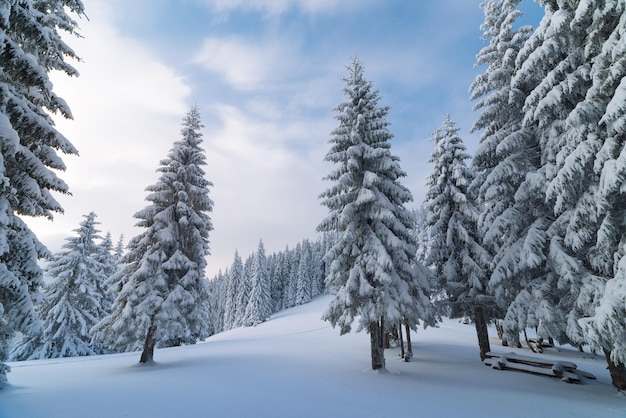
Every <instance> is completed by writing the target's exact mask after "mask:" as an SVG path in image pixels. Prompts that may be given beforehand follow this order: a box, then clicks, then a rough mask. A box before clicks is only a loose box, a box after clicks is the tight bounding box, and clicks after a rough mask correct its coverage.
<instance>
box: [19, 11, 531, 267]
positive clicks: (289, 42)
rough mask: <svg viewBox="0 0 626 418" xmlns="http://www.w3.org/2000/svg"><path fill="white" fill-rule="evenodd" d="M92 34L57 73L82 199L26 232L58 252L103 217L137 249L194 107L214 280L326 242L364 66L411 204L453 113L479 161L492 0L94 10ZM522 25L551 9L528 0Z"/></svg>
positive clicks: (85, 27)
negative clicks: (207, 191)
mask: <svg viewBox="0 0 626 418" xmlns="http://www.w3.org/2000/svg"><path fill="white" fill-rule="evenodd" d="M85 6H86V8H87V15H88V17H89V20H86V19H81V20H80V21H79V25H80V28H81V34H82V35H83V38H82V39H67V38H66V39H67V40H68V42H69V43H70V44H71V45H72V47H73V48H74V49H75V50H76V52H77V53H78V55H79V56H81V58H82V62H80V63H77V64H76V67H77V68H78V70H79V71H80V73H81V76H80V77H78V78H73V79H69V78H67V77H64V76H60V75H55V76H54V78H53V81H54V85H55V91H56V92H57V94H59V95H60V96H61V97H63V98H64V99H65V100H66V101H67V102H68V103H69V105H70V107H71V108H72V111H73V114H74V120H72V121H65V120H59V121H58V126H59V129H60V130H61V132H62V133H64V134H65V135H66V136H67V137H68V138H69V139H70V140H71V141H72V142H73V143H74V145H75V146H76V147H77V148H78V149H79V151H80V157H73V156H70V157H66V158H65V160H66V164H67V166H68V170H67V172H66V173H64V174H63V176H62V177H63V178H64V179H65V180H66V181H67V182H68V183H69V185H70V188H71V190H72V193H73V195H72V196H71V197H66V196H61V197H59V200H60V201H61V203H62V205H63V206H64V208H65V214H64V215H59V216H57V217H56V218H55V220H54V222H49V221H45V220H36V221H31V222H29V223H30V224H31V225H32V227H33V228H34V230H35V231H36V233H37V234H38V236H39V238H40V239H41V240H42V241H43V242H44V243H45V244H47V245H48V246H49V248H50V249H51V250H52V251H57V250H58V249H59V247H60V245H61V244H62V242H63V240H64V238H65V237H67V236H68V235H69V234H71V233H72V232H71V231H72V230H73V229H74V228H76V227H77V226H78V223H79V222H80V221H81V220H82V218H81V217H82V215H84V214H87V213H89V212H90V211H94V212H96V214H97V215H98V218H99V220H100V222H101V229H102V230H103V232H107V231H108V232H111V234H112V235H113V239H114V240H117V238H118V237H119V235H120V234H124V235H125V237H126V241H128V239H130V238H131V237H132V236H135V235H137V234H138V233H139V232H141V231H140V230H139V229H136V228H135V227H134V224H135V219H134V218H132V215H133V214H134V213H135V212H137V211H138V210H141V209H142V208H143V207H145V206H146V203H147V202H145V200H144V199H145V196H146V193H145V191H144V189H145V187H146V186H148V185H150V184H153V183H154V182H155V181H156V180H157V178H158V175H157V173H156V172H155V170H156V168H157V167H158V162H159V160H160V159H162V158H164V157H165V156H166V154H167V151H168V150H169V149H170V147H171V145H172V143H173V142H174V141H176V140H178V139H179V137H180V136H179V132H180V123H181V120H182V118H183V116H184V115H185V113H186V112H187V111H188V110H189V108H190V107H191V106H192V105H197V106H198V107H199V109H200V113H201V116H202V120H203V122H204V124H205V129H204V131H203V133H204V140H205V142H204V145H205V149H206V152H207V162H208V166H207V167H205V170H206V172H207V178H208V179H209V180H210V181H212V182H213V183H214V187H213V188H212V190H211V198H212V199H213V200H214V202H215V210H214V213H213V214H212V215H211V216H212V220H213V224H214V227H215V230H214V231H213V233H212V234H211V238H210V239H211V251H212V256H211V257H210V258H209V268H208V271H207V273H208V274H209V275H211V276H212V275H213V274H215V273H216V272H217V271H218V270H219V269H220V268H222V269H223V268H225V267H227V266H229V265H230V263H231V262H232V257H233V254H234V251H235V249H238V250H239V252H240V254H241V255H242V256H244V257H245V256H247V255H248V254H250V253H251V252H252V251H254V250H255V249H256V246H257V244H258V241H259V239H261V238H262V239H263V241H264V243H265V246H266V250H267V251H268V252H274V251H279V250H282V249H284V247H285V246H286V245H289V246H293V245H295V244H296V243H297V242H298V241H300V240H302V239H303V238H314V237H315V228H316V226H317V225H318V224H319V222H320V221H321V219H322V218H323V217H324V216H325V215H326V213H327V212H326V209H325V208H324V207H322V206H321V205H320V204H319V201H318V198H317V196H318V195H319V194H320V193H321V192H322V191H324V189H325V188H326V187H328V184H326V183H325V182H324V181H322V178H323V177H324V176H325V175H326V174H327V173H328V172H329V170H330V166H328V165H327V163H324V162H323V158H324V155H325V153H326V151H327V150H328V139H329V134H330V132H331V131H332V130H333V129H334V128H335V127H336V121H335V119H334V115H335V114H334V112H333V108H334V107H335V106H336V105H337V104H338V103H340V102H341V101H342V100H343V94H342V91H341V89H342V86H343V82H342V77H344V76H345V75H346V69H345V67H346V65H348V64H349V62H350V60H351V58H352V57H354V56H357V57H358V58H359V59H360V60H361V61H362V62H363V64H364V67H365V75H366V77H367V78H368V79H369V80H371V81H372V82H373V83H374V86H375V88H377V89H378V90H379V91H380V93H381V96H382V100H381V103H380V104H381V105H383V106H385V105H388V106H390V107H391V109H390V112H389V118H388V119H389V121H390V122H391V131H392V133H393V134H394V135H395V138H394V140H393V142H392V152H393V153H394V154H395V155H398V156H399V157H400V159H401V166H402V167H403V169H404V170H405V171H406V172H407V177H406V178H405V179H404V181H403V183H404V184H405V185H406V186H407V187H409V189H410V190H411V191H412V193H413V195H414V198H415V204H416V205H417V204H419V203H421V201H422V199H423V197H424V191H425V187H424V183H425V178H426V176H427V174H428V173H429V171H430V168H431V167H430V166H429V164H428V163H427V160H428V157H429V155H430V153H431V152H432V149H433V146H434V144H433V143H432V142H431V141H430V138H431V134H432V131H433V130H434V129H436V128H437V127H439V126H440V125H441V123H442V122H443V120H444V118H445V116H446V114H447V113H449V114H450V115H451V116H452V118H453V120H455V121H456V122H457V124H458V126H459V127H460V128H461V132H460V134H461V136H462V137H463V139H464V140H465V142H466V145H467V146H468V148H469V150H470V151H473V149H474V148H475V146H476V144H477V142H478V137H477V134H470V128H471V125H472V122H473V120H474V119H475V114H473V112H472V103H470V101H469V98H468V93H467V91H468V88H469V85H470V83H471V82H472V81H473V79H474V77H475V76H476V74H477V73H478V72H479V71H481V69H480V68H478V69H476V68H474V62H475V56H476V54H477V53H478V52H479V50H480V48H481V47H482V46H483V45H484V42H483V41H482V40H481V39H480V36H481V31H480V25H481V24H482V21H483V14H482V10H481V8H480V0H415V1H410V0H177V1H175V0H133V1H132V2H128V1H126V0H93V1H85ZM521 8H522V10H525V11H527V12H528V14H527V16H526V17H525V20H526V21H527V22H528V23H531V24H537V23H538V21H539V19H540V17H541V10H540V8H539V6H537V5H536V4H535V3H534V2H532V1H530V0H525V1H523V2H522V5H521Z"/></svg>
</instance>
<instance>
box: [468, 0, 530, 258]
mask: <svg viewBox="0 0 626 418" xmlns="http://www.w3.org/2000/svg"><path fill="white" fill-rule="evenodd" d="M519 2H520V0H487V1H485V2H484V3H483V4H482V5H481V6H482V8H483V12H484V14H485V21H484V23H483V25H482V26H481V29H482V30H483V31H484V33H483V36H482V38H483V39H484V40H489V44H488V45H487V46H485V47H484V48H483V49H482V50H481V51H480V52H479V53H478V55H477V56H476V65H477V66H486V69H485V72H484V73H482V74H479V75H478V76H477V77H476V80H475V81H474V82H473V83H472V85H471V87H470V97H471V99H472V100H476V104H475V105H474V110H475V111H480V114H479V115H478V116H477V119H476V121H475V123H474V127H473V131H478V130H481V131H482V133H481V137H480V144H479V147H478V149H477V150H476V153H475V155H474V158H473V164H472V166H473V171H474V174H475V177H474V180H473V183H472V189H474V193H475V194H476V195H477V199H478V200H479V202H482V203H484V204H483V210H482V213H481V216H480V222H479V226H480V229H481V232H482V233H483V235H484V236H485V243H486V244H487V245H489V246H490V248H491V249H492V251H494V252H497V249H498V248H499V246H500V241H499V239H500V237H501V236H502V233H501V231H500V229H501V228H502V226H501V225H499V224H498V223H497V221H496V220H497V219H498V217H499V216H501V215H502V214H503V212H504V211H505V210H506V209H507V208H509V207H511V206H512V205H513V202H514V199H515V192H516V191H517V189H518V187H519V185H520V183H521V181H522V180H523V179H524V174H525V173H526V172H527V171H528V169H529V168H532V167H533V164H529V161H528V157H527V153H523V152H520V150H523V149H524V147H525V146H526V145H527V144H528V138H527V137H524V136H523V135H521V133H520V126H521V123H522V119H523V117H524V114H523V111H522V108H523V105H524V100H525V97H526V95H525V94H524V91H523V90H520V89H516V88H514V87H513V86H512V85H511V79H512V78H513V74H514V73H515V71H516V69H517V67H516V58H517V55H518V53H519V51H520V49H521V48H522V46H523V45H524V42H525V41H526V40H527V39H528V37H529V36H530V33H531V32H532V28H531V27H529V26H522V27H519V28H515V26H514V24H515V21H516V20H517V19H518V18H519V17H520V16H521V14H522V12H521V11H520V10H518V9H517V5H518V4H519Z"/></svg>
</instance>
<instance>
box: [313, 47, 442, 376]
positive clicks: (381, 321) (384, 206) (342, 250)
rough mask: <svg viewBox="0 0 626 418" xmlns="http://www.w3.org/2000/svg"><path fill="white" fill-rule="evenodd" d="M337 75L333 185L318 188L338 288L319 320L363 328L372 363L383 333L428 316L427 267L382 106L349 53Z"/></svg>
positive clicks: (381, 362)
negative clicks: (344, 72)
mask: <svg viewBox="0 0 626 418" xmlns="http://www.w3.org/2000/svg"><path fill="white" fill-rule="evenodd" d="M348 71H349V75H348V77H347V78H345V79H344V81H345V86H344V89H343V91H344V94H345V96H346V101H345V102H343V103H341V104H339V105H338V106H337V107H336V109H335V110H336V111H337V116H336V117H337V120H338V121H339V126H338V127H337V128H336V129H335V130H334V131H333V132H332V134H331V139H330V143H331V149H330V151H329V152H328V153H327V154H326V158H325V159H326V161H329V162H332V163H334V164H335V165H336V168H335V169H334V170H333V171H332V172H331V173H330V174H329V175H328V176H327V177H326V180H329V181H332V182H333V185H332V186H331V187H330V188H329V189H328V190H326V191H325V192H324V193H323V194H322V195H321V199H322V203H323V205H325V206H326V207H328V209H329V215H328V217H327V218H326V219H325V220H324V221H323V222H322V223H321V224H320V226H319V227H318V229H319V230H320V231H329V232H336V233H337V241H336V243H335V245H334V246H333V247H332V248H331V249H330V250H329V251H328V253H327V254H326V256H325V260H326V262H327V263H330V268H329V273H328V276H327V277H326V285H327V286H329V287H331V288H336V289H338V291H337V294H336V295H335V297H334V299H333V300H332V302H331V303H330V306H329V307H328V310H327V311H326V312H325V314H324V319H325V320H327V321H330V323H331V324H332V325H333V326H338V327H339V330H340V332H341V334H345V333H347V332H349V331H350V330H351V328H352V324H353V322H354V321H355V319H357V320H358V330H362V329H366V330H367V331H368V332H369V334H370V345H371V356H372V368H373V369H374V370H376V369H381V368H384V367H385V359H384V351H383V336H384V333H385V332H386V331H388V330H389V329H390V328H391V326H393V325H396V324H400V323H408V324H410V325H411V326H412V327H415V326H416V325H417V324H419V323H420V321H425V323H426V324H431V323H432V322H433V315H432V306H431V303H430V299H429V291H430V290H429V279H430V276H429V273H428V271H427V270H426V269H425V268H424V267H423V266H421V265H420V264H418V263H417V261H416V259H415V254H416V245H415V240H414V238H413V236H412V235H411V228H412V225H413V223H412V222H413V221H412V217H411V213H410V212H409V211H408V210H407V209H406V208H405V206H404V205H405V204H406V203H408V202H410V201H411V200H412V196H411V192H410V191H409V190H408V189H407V188H406V187H404V186H403V185H401V184H400V182H399V180H400V178H402V177H404V176H405V175H406V174H405V173H404V171H402V169H401V168H400V163H399V159H398V158H397V157H395V156H393V155H392V154H391V152H390V146H391V145H390V142H389V141H390V140H391V138H392V134H391V132H389V129H388V126H389V123H388V122H387V120H386V116H387V113H388V108H387V107H379V106H378V102H379V100H380V95H379V93H378V92H377V91H376V90H374V89H373V88H372V84H371V83H370V82H369V81H366V80H365V78H364V74H363V66H362V64H361V62H360V61H359V60H357V59H354V60H353V61H352V63H351V64H350V66H349V67H348Z"/></svg>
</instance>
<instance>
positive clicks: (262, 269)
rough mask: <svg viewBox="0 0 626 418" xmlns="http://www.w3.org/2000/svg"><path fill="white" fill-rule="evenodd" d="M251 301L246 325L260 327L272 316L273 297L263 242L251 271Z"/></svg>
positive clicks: (247, 308)
mask: <svg viewBox="0 0 626 418" xmlns="http://www.w3.org/2000/svg"><path fill="white" fill-rule="evenodd" d="M250 283H251V288H250V299H249V300H248V304H247V306H246V313H245V319H244V322H243V323H244V325H246V326H250V325H258V324H260V323H262V322H265V321H267V319H268V318H269V317H270V315H271V314H272V296H271V293H270V277H269V272H268V270H267V257H266V256H265V246H264V245H263V241H262V240H261V241H259V246H258V248H257V251H256V253H255V255H254V259H253V262H252V269H251V271H250Z"/></svg>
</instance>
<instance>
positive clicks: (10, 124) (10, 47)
mask: <svg viewBox="0 0 626 418" xmlns="http://www.w3.org/2000/svg"><path fill="white" fill-rule="evenodd" d="M69 13H73V14H75V15H77V16H80V15H83V14H84V9H83V5H82V3H81V2H80V1H79V0H64V1H61V0H58V1H52V0H50V1H44V0H39V1H32V0H14V1H10V2H9V1H5V2H2V3H1V4H0V29H1V30H0V44H1V45H2V51H3V53H2V54H1V55H0V73H1V74H2V77H0V90H1V91H2V94H1V95H0V137H1V140H0V267H1V268H0V388H3V387H4V386H5V384H6V381H7V380H6V373H7V372H8V371H9V369H8V366H6V365H4V364H3V363H2V361H3V360H5V359H6V357H7V355H8V352H7V350H8V343H9V341H10V339H11V338H12V336H13V335H14V333H15V332H16V331H17V332H19V333H21V334H24V335H26V336H33V335H36V334H37V333H38V332H41V330H42V328H41V322H40V321H39V319H38V318H37V314H36V311H35V304H36V303H37V301H38V300H39V299H40V293H39V288H40V286H41V285H42V274H43V273H42V271H41V269H40V267H39V266H38V264H37V260H38V259H40V258H43V257H47V256H49V252H48V250H47V249H46V248H45V246H44V245H43V244H41V243H40V242H39V240H37V237H36V236H35V235H34V233H33V232H32V231H31V230H30V229H29V228H28V226H27V225H26V223H24V221H23V220H22V217H23V216H45V217H47V218H50V219H52V217H53V214H54V213H55V212H62V208H61V206H60V205H59V203H58V202H57V201H56V200H55V199H54V198H53V196H52V194H51V192H60V193H68V191H69V190H68V186H67V185H66V184H65V182H63V180H61V179H60V178H59V177H58V176H57V174H56V173H57V172H58V171H63V170H64V169H65V165H64V163H63V161H62V159H61V157H60V155H59V153H63V154H76V153H77V151H76V149H75V148H74V147H73V146H72V144H71V143H70V142H69V141H68V140H67V139H66V138H65V137H64V136H63V135H62V134H61V133H60V132H59V131H57V129H56V128H55V126H54V122H53V121H52V119H51V117H50V114H54V113H57V114H61V115H63V116H65V117H67V118H71V112H70V109H69V107H68V106H67V104H66V103H65V101H63V99H61V98H60V97H59V96H57V94H56V93H55V92H54V91H53V85H52V83H51V82H50V79H49V76H48V74H49V73H50V72H51V71H52V70H58V71H62V72H64V73H65V74H68V75H70V76H74V75H77V74H78V73H77V71H76V70H75V69H74V68H73V67H72V66H71V65H70V64H69V63H68V62H66V60H68V59H76V58H77V57H76V55H75V53H74V51H72V50H71V49H70V48H69V47H68V46H67V44H65V42H64V41H63V40H62V39H61V33H62V32H65V33H68V34H76V30H77V24H76V22H75V21H73V20H72V19H71V18H70V15H69Z"/></svg>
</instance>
